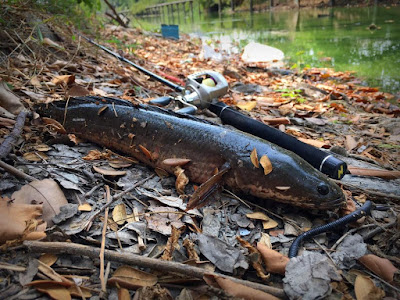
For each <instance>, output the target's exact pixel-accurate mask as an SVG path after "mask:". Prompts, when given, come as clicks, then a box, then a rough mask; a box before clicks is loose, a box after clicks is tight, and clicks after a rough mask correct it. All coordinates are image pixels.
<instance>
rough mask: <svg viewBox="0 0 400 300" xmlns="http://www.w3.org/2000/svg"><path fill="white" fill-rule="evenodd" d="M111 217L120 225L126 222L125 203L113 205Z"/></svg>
mask: <svg viewBox="0 0 400 300" xmlns="http://www.w3.org/2000/svg"><path fill="white" fill-rule="evenodd" d="M112 218H113V220H114V222H115V223H117V224H118V225H122V224H124V223H125V222H126V219H127V216H126V207H125V204H123V203H121V204H118V205H116V206H115V207H114V210H113V212H112Z"/></svg>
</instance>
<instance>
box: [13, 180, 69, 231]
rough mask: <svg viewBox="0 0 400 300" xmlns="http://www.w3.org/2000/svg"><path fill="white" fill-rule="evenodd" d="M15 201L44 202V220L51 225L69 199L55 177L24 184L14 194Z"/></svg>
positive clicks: (23, 202)
mask: <svg viewBox="0 0 400 300" xmlns="http://www.w3.org/2000/svg"><path fill="white" fill-rule="evenodd" d="M12 197H13V199H15V201H14V202H15V203H21V204H41V203H43V220H44V221H46V222H47V224H49V226H51V225H52V224H53V221H52V220H51V219H52V218H53V217H54V216H55V215H56V214H58V213H59V212H60V207H61V206H63V205H65V204H67V203H68V201H67V199H66V198H65V196H64V193H63V191H62V190H61V189H60V187H59V186H58V184H57V182H55V181H54V180H53V179H44V180H40V181H39V180H38V181H33V182H31V183H28V184H26V185H24V186H23V187H22V188H21V189H20V190H19V191H17V192H15V193H14V194H13V195H12Z"/></svg>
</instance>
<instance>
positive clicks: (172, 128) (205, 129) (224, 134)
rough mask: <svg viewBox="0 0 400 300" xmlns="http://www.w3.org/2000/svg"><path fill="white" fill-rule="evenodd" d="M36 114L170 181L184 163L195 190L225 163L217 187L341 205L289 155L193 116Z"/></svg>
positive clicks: (81, 108) (88, 104) (97, 105)
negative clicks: (179, 161)
mask: <svg viewBox="0 0 400 300" xmlns="http://www.w3.org/2000/svg"><path fill="white" fill-rule="evenodd" d="M66 105H67V112H65V107H66ZM37 112H38V113H39V114H40V115H41V116H42V117H50V118H53V119H55V120H57V121H59V122H60V123H63V122H64V118H65V123H64V128H65V129H66V130H67V132H69V133H74V134H76V135H78V136H80V137H82V138H84V139H87V140H89V141H91V142H94V143H97V144H99V145H102V146H104V147H107V148H112V149H116V150H118V151H121V152H123V153H126V154H129V155H131V156H133V157H135V158H137V159H138V160H140V161H142V162H143V163H145V164H147V165H150V166H152V167H158V168H162V169H164V170H166V171H167V172H169V173H173V168H174V167H171V166H166V165H164V164H163V163H162V162H163V161H164V160H165V159H170V158H187V159H190V162H189V163H187V164H185V165H184V166H182V168H183V169H185V174H186V175H187V176H188V177H189V178H190V180H191V181H192V182H195V183H203V182H205V181H206V180H207V179H208V178H210V177H211V176H212V175H213V172H214V170H215V168H220V167H221V166H222V165H223V164H224V163H229V165H230V169H229V171H228V172H227V173H226V174H225V175H224V177H223V180H224V182H223V183H224V184H225V185H227V186H229V187H230V188H232V189H234V190H239V191H241V192H244V193H249V194H251V195H253V196H256V197H259V198H264V199H272V200H276V201H279V202H284V203H290V204H292V205H295V206H299V207H304V208H317V209H330V208H335V207H338V206H340V205H342V204H343V201H344V196H343V193H342V191H341V189H340V188H339V187H338V186H337V185H336V184H335V183H333V182H332V181H330V180H329V179H328V178H327V177H326V176H325V175H323V174H322V173H320V172H319V171H317V170H315V169H314V168H313V167H312V166H311V165H310V164H308V163H307V162H306V161H304V160H303V159H301V158H300V157H298V156H297V155H295V154H293V153H292V152H290V151H287V150H285V149H282V148H280V147H278V146H276V145H274V144H271V143H269V142H267V141H265V140H262V139H260V138H257V137H255V136H252V135H249V134H246V133H243V132H241V131H237V130H231V129H228V128H225V127H223V126H219V125H215V124H211V123H208V122H205V121H200V120H198V119H196V118H194V117H191V116H186V115H180V114H176V113H173V112H171V111H167V110H164V109H161V108H157V107H152V106H145V105H133V104H130V103H128V102H125V101H122V100H119V99H113V98H99V97H80V98H71V99H70V100H69V101H68V104H66V102H65V101H59V102H53V103H50V104H47V105H45V104H41V105H38V106H37ZM254 148H255V149H256V150H257V153H258V158H261V157H262V156H263V155H266V156H267V157H268V158H269V160H270V161H271V164H272V168H273V170H272V172H271V173H269V174H268V175H264V171H263V168H262V167H261V166H260V167H259V168H256V167H255V166H254V165H253V163H252V162H251V160H250V154H251V152H252V150H253V149H254ZM146 150H148V152H147V151H146Z"/></svg>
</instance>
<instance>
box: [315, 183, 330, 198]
mask: <svg viewBox="0 0 400 300" xmlns="http://www.w3.org/2000/svg"><path fill="white" fill-rule="evenodd" d="M317 191H318V193H320V194H321V195H328V194H329V187H328V186H327V185H326V184H325V183H320V184H319V185H318V186H317Z"/></svg>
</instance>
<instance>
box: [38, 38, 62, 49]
mask: <svg viewBox="0 0 400 300" xmlns="http://www.w3.org/2000/svg"><path fill="white" fill-rule="evenodd" d="M43 44H45V45H47V46H50V47H53V48H56V49H59V50H61V49H64V48H63V47H61V46H60V45H59V44H57V43H56V42H55V41H53V40H51V39H49V38H47V37H46V38H44V39H43Z"/></svg>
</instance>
